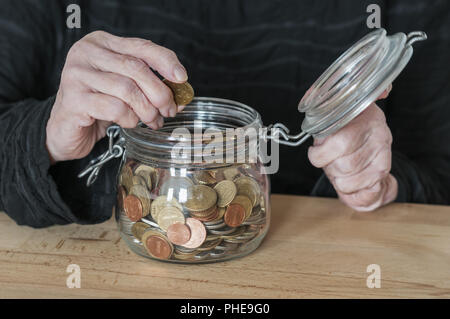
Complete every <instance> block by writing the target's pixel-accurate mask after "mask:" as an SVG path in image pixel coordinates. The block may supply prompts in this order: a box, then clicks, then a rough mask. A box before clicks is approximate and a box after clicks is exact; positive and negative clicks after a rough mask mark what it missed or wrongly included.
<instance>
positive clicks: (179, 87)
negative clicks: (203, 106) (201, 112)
mask: <svg viewBox="0 0 450 319" xmlns="http://www.w3.org/2000/svg"><path fill="white" fill-rule="evenodd" d="M163 82H164V83H165V84H166V85H167V86H168V87H169V88H170V90H171V91H172V93H173V99H174V100H175V104H176V105H187V104H189V103H191V101H192V100H193V99H194V89H193V88H192V86H191V85H190V84H189V83H188V82H184V83H175V82H171V81H169V80H167V79H164V80H163Z"/></svg>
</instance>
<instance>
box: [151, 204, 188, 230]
mask: <svg viewBox="0 0 450 319" xmlns="http://www.w3.org/2000/svg"><path fill="white" fill-rule="evenodd" d="M184 222H185V218H184V215H183V212H182V211H181V210H179V209H178V208H176V207H174V206H166V207H164V208H163V209H161V211H160V212H159V213H158V221H157V223H158V225H159V227H161V229H162V230H164V231H167V228H169V226H170V225H172V224H174V223H182V224H184Z"/></svg>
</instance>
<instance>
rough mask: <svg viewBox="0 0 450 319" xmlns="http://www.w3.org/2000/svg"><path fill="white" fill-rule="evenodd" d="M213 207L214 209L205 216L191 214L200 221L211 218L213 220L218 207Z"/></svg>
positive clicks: (206, 220)
mask: <svg viewBox="0 0 450 319" xmlns="http://www.w3.org/2000/svg"><path fill="white" fill-rule="evenodd" d="M213 208H214V210H213V211H211V213H210V214H209V215H206V216H197V215H193V214H191V215H192V217H194V218H195V219H198V220H200V221H202V222H210V221H212V220H215V219H216V218H217V216H218V215H219V209H218V208H217V206H214V207H213Z"/></svg>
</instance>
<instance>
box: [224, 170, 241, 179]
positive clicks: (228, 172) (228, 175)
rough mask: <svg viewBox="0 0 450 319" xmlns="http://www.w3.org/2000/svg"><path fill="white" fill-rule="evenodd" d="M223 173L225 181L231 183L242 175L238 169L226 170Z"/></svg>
mask: <svg viewBox="0 0 450 319" xmlns="http://www.w3.org/2000/svg"><path fill="white" fill-rule="evenodd" d="M222 173H223V176H224V177H225V179H228V180H230V181H232V180H234V179H235V178H236V176H238V175H239V174H240V172H239V170H238V169H237V168H236V167H229V168H225V169H224V170H223V172H222Z"/></svg>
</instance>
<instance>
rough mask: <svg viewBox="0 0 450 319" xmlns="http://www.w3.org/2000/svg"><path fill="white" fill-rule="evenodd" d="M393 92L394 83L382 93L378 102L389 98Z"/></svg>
mask: <svg viewBox="0 0 450 319" xmlns="http://www.w3.org/2000/svg"><path fill="white" fill-rule="evenodd" d="M391 90H392V83H391V84H389V86H388V88H387V89H386V90H384V91H383V93H381V95H380V96H379V97H378V98H377V100H382V99H385V98H387V97H388V96H389V93H391Z"/></svg>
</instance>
